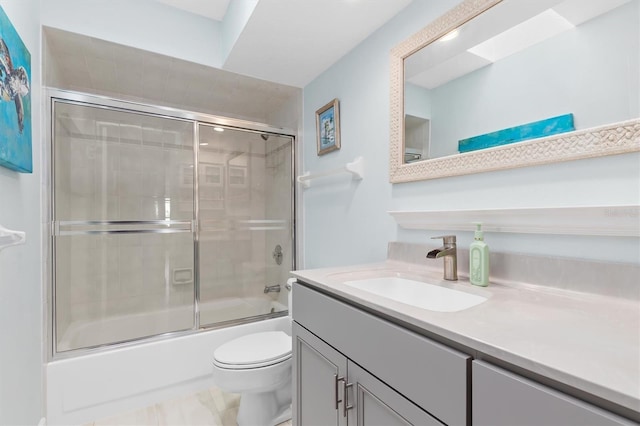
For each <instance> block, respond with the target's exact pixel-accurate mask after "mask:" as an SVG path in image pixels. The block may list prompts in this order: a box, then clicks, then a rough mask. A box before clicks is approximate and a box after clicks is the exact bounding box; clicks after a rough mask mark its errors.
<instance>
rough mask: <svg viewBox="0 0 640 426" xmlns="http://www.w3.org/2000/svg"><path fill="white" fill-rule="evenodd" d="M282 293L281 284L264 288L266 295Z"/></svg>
mask: <svg viewBox="0 0 640 426" xmlns="http://www.w3.org/2000/svg"><path fill="white" fill-rule="evenodd" d="M274 292H275V293H280V284H275V285H265V286H264V293H265V294H267V293H274Z"/></svg>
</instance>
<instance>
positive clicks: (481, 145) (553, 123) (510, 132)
mask: <svg viewBox="0 0 640 426" xmlns="http://www.w3.org/2000/svg"><path fill="white" fill-rule="evenodd" d="M573 130H575V127H574V124H573V114H565V115H560V116H558V117H552V118H547V119H545V120H540V121H534V122H533V123H527V124H523V125H521V126H516V127H510V128H508V129H502V130H498V131H497V132H492V133H487V134H485V135H480V136H474V137H472V138H468V139H462V140H459V141H458V151H459V152H468V151H475V150H478V149H485V148H491V147H494V146H500V145H506V144H510V143H514V142H521V141H525V140H529V139H535V138H543V137H545V136H551V135H557V134H558V133H564V132H571V131H573Z"/></svg>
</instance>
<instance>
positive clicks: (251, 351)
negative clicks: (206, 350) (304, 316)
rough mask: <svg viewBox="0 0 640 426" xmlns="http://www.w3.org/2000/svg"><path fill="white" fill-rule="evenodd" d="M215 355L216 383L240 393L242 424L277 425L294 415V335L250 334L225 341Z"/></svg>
mask: <svg viewBox="0 0 640 426" xmlns="http://www.w3.org/2000/svg"><path fill="white" fill-rule="evenodd" d="M289 300H291V299H289ZM289 303H291V302H289ZM289 306H291V304H289ZM289 317H291V308H289ZM213 358H214V359H213V378H214V381H215V383H216V385H217V386H218V387H219V388H220V389H222V390H224V391H227V392H232V393H239V394H240V407H239V409H238V425H239V426H275V425H277V424H279V423H282V422H284V421H287V420H289V419H290V418H291V385H292V384H291V336H289V335H288V334H287V333H285V332H283V331H264V332H261V333H252V334H248V335H245V336H241V337H238V338H236V339H233V340H231V341H229V342H226V343H224V344H222V345H221V346H220V347H218V348H217V349H216V350H215V351H214V353H213Z"/></svg>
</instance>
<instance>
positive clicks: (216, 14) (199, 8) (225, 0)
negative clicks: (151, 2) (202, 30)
mask: <svg viewBox="0 0 640 426" xmlns="http://www.w3.org/2000/svg"><path fill="white" fill-rule="evenodd" d="M156 1H159V2H160V3H164V4H168V5H169V6H173V7H177V8H178V9H183V10H186V11H187V12H191V13H195V14H197V15H202V16H204V17H206V18H209V19H213V20H216V21H222V19H223V18H224V15H225V14H226V13H227V8H228V7H229V1H230V0H156ZM236 1H237V0H236Z"/></svg>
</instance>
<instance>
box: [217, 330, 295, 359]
mask: <svg viewBox="0 0 640 426" xmlns="http://www.w3.org/2000/svg"><path fill="white" fill-rule="evenodd" d="M289 357H291V336H289V335H287V333H285V332H283V331H264V332H261V333H253V334H248V335H246V336H241V337H238V338H237V339H233V340H231V341H229V342H227V343H225V344H223V345H221V346H220V347H219V348H218V349H216V350H215V351H214V353H213V358H214V363H215V364H218V365H220V364H222V365H223V366H225V367H227V368H248V367H262V366H266V365H271V364H274V363H276V362H278V361H281V360H284V359H287V358H289Z"/></svg>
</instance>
